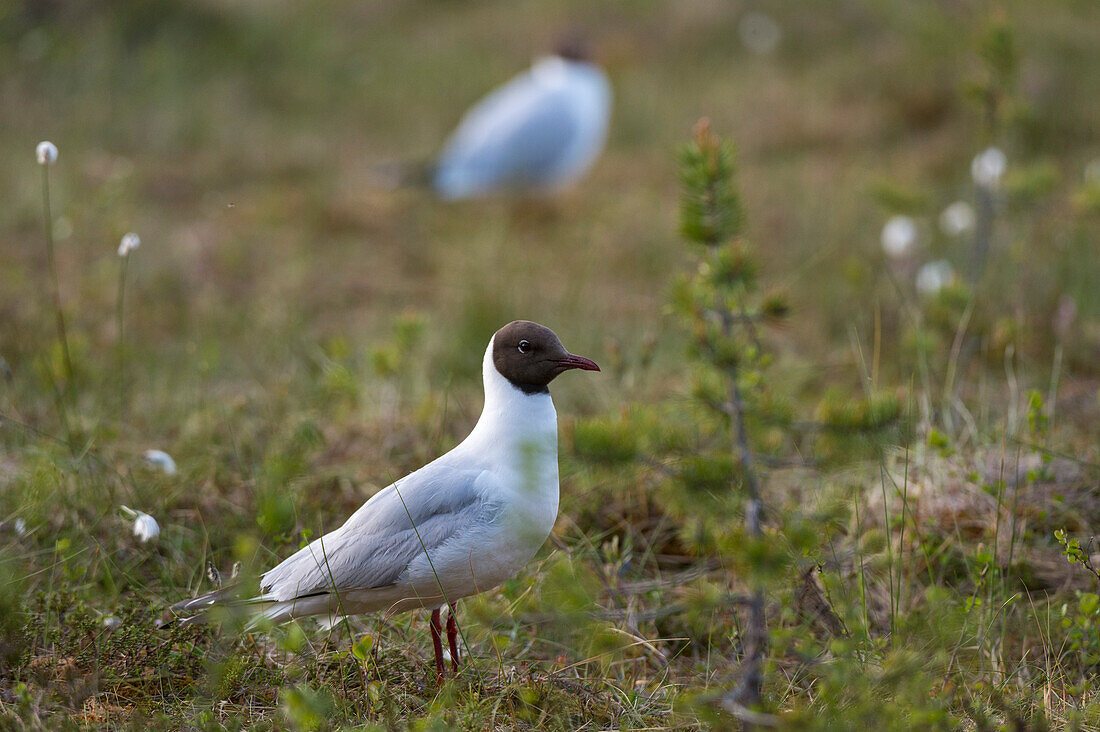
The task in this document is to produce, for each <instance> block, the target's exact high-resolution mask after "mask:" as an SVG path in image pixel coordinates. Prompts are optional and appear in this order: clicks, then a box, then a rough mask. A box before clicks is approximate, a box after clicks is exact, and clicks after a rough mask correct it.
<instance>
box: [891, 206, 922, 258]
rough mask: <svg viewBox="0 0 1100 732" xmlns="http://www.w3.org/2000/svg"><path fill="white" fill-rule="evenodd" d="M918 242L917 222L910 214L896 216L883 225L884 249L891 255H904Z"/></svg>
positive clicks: (894, 256) (896, 256)
mask: <svg viewBox="0 0 1100 732" xmlns="http://www.w3.org/2000/svg"><path fill="white" fill-rule="evenodd" d="M916 243H917V222H916V221H914V220H913V219H912V218H911V217H909V216H894V217H893V218H891V219H890V220H889V221H887V222H886V225H885V226H883V227H882V249H883V251H885V252H886V254H887V256H889V257H893V258H894V259H897V258H899V257H904V256H905V255H907V254H909V252H911V251H912V250H913V246H914V245H916Z"/></svg>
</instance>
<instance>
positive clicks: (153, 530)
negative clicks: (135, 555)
mask: <svg viewBox="0 0 1100 732" xmlns="http://www.w3.org/2000/svg"><path fill="white" fill-rule="evenodd" d="M120 508H121V509H122V512H123V513H124V514H126V517H127V518H129V519H131V520H133V522H134V536H136V537H137V538H138V539H140V540H141V543H142V544H145V543H147V542H149V541H152V540H153V539H156V538H157V537H158V536H160V524H158V523H157V520H156V519H155V518H153V517H152V516H150V515H149V514H147V513H145V512H144V511H135V510H134V509H132V508H130V507H129V506H120Z"/></svg>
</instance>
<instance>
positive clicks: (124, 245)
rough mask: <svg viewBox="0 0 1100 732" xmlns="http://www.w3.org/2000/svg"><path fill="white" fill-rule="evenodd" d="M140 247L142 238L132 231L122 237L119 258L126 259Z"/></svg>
mask: <svg viewBox="0 0 1100 732" xmlns="http://www.w3.org/2000/svg"><path fill="white" fill-rule="evenodd" d="M140 246H141V237H140V236H138V235H137V234H135V233H134V232H132V231H131V232H130V233H128V234H126V235H125V236H123V237H122V242H121V243H119V245H118V256H120V257H125V256H126V255H127V254H129V253H130V252H132V251H134V250H135V249H137V248H138V247H140Z"/></svg>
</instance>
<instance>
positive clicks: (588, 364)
mask: <svg viewBox="0 0 1100 732" xmlns="http://www.w3.org/2000/svg"><path fill="white" fill-rule="evenodd" d="M558 366H560V367H562V369H581V370H582V371H599V370H600V367H599V366H597V365H596V362H595V361H593V360H591V359H588V358H585V357H584V356H575V355H573V354H572V353H570V354H569V355H568V356H566V357H565V358H563V359H561V360H560V361H558Z"/></svg>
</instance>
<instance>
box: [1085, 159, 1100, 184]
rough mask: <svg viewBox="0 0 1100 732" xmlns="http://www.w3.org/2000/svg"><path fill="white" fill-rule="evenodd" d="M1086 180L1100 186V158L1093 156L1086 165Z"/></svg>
mask: <svg viewBox="0 0 1100 732" xmlns="http://www.w3.org/2000/svg"><path fill="white" fill-rule="evenodd" d="M1085 182H1086V183H1091V184H1092V185H1097V186H1100V158H1093V159H1092V160H1090V161H1089V162H1088V165H1086V166H1085Z"/></svg>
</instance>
